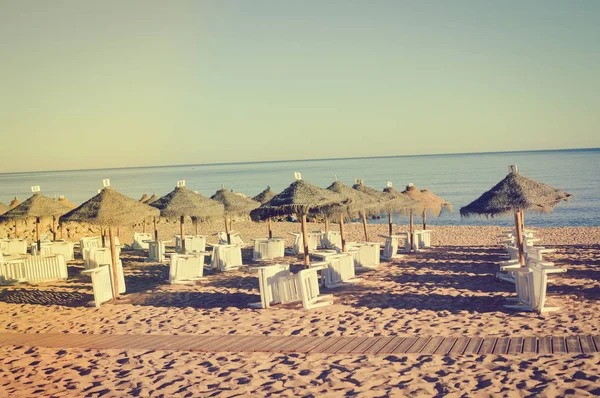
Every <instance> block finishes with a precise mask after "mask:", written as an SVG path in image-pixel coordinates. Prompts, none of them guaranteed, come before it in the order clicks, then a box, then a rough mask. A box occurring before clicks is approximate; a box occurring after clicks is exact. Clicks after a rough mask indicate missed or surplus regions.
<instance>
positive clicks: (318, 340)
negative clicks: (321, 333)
mask: <svg viewBox="0 0 600 398" xmlns="http://www.w3.org/2000/svg"><path fill="white" fill-rule="evenodd" d="M326 338H327V337H315V338H314V340H308V341H306V343H304V344H302V346H300V347H298V348H296V352H308V351H310V350H312V349H313V348H315V347H316V346H318V345H319V344H321V343H323V341H324V340H325V339H326Z"/></svg>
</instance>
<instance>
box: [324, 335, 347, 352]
mask: <svg viewBox="0 0 600 398" xmlns="http://www.w3.org/2000/svg"><path fill="white" fill-rule="evenodd" d="M354 339H355V337H340V339H339V340H338V341H337V342H336V343H335V344H333V345H331V346H329V347H328V348H326V349H325V350H323V352H326V353H329V354H335V353H336V352H338V350H340V349H342V348H344V347H345V346H347V345H348V344H349V343H350V342H352V340H354Z"/></svg>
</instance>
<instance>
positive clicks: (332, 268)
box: [311, 253, 360, 288]
mask: <svg viewBox="0 0 600 398" xmlns="http://www.w3.org/2000/svg"><path fill="white" fill-rule="evenodd" d="M323 265H324V266H325V268H323V267H322V266H323ZM314 267H319V268H320V269H321V276H322V278H321V283H322V285H323V286H325V287H327V288H335V287H340V286H344V285H345V284H352V283H355V282H358V281H360V279H358V278H356V277H355V271H354V256H353V255H352V254H350V253H339V254H332V255H329V256H324V261H321V262H314V263H312V264H311V268H314Z"/></svg>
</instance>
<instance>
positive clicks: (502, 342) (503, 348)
mask: <svg viewBox="0 0 600 398" xmlns="http://www.w3.org/2000/svg"><path fill="white" fill-rule="evenodd" d="M509 343H510V337H500V338H498V341H496V346H495V347H494V352H493V354H495V355H504V354H506V353H507V352H508V344H509Z"/></svg>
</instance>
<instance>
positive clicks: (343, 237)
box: [340, 214, 346, 252]
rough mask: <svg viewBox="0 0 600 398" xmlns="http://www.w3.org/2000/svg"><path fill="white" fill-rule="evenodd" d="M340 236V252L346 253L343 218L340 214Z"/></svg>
mask: <svg viewBox="0 0 600 398" xmlns="http://www.w3.org/2000/svg"><path fill="white" fill-rule="evenodd" d="M340 236H341V238H342V252H346V237H345V235H344V216H343V215H341V214H340Z"/></svg>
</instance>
